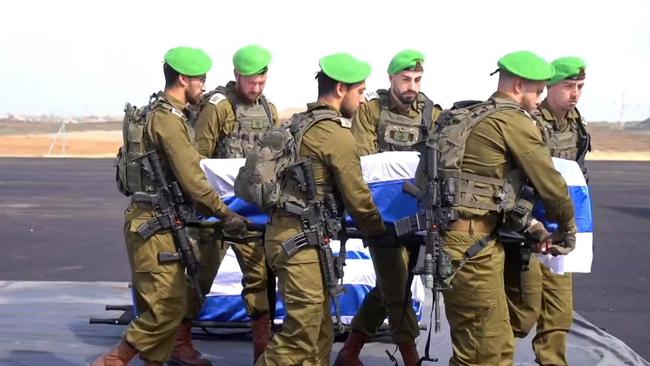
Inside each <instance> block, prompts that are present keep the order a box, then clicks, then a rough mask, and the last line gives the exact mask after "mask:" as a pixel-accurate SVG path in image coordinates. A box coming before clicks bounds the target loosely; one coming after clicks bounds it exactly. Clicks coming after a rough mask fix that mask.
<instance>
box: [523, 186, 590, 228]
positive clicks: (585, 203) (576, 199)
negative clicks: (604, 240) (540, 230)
mask: <svg viewBox="0 0 650 366" xmlns="http://www.w3.org/2000/svg"><path fill="white" fill-rule="evenodd" d="M569 195H570V196H571V201H573V206H574V209H575V217H576V226H577V229H578V232H579V233H592V232H593V231H594V228H593V218H592V214H591V199H590V194H589V187H587V186H569ZM533 215H534V216H535V217H536V218H537V219H538V220H540V221H542V222H544V226H546V228H547V230H549V231H551V232H554V231H557V227H558V225H557V223H555V222H552V221H549V220H546V219H545V216H546V211H545V210H544V205H543V204H542V202H541V201H539V202H538V203H537V204H536V205H535V208H534V209H533Z"/></svg>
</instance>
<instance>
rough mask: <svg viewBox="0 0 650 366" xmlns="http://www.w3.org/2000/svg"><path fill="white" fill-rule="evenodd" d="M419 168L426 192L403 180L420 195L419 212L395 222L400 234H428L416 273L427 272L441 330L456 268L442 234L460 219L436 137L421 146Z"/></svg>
mask: <svg viewBox="0 0 650 366" xmlns="http://www.w3.org/2000/svg"><path fill="white" fill-rule="evenodd" d="M421 150H423V151H421V154H420V167H418V170H419V171H420V173H421V174H422V175H423V178H424V179H425V184H426V185H425V187H424V192H422V190H421V189H420V188H418V187H417V186H415V185H414V184H412V183H410V182H405V183H404V191H405V192H407V193H409V194H411V195H413V196H415V197H417V198H418V201H419V207H420V212H419V213H418V214H416V215H415V216H410V217H405V218H402V219H400V220H397V222H395V232H396V234H397V236H398V237H404V236H406V235H413V234H416V235H425V237H424V245H423V246H421V247H420V251H419V254H418V260H417V264H416V265H415V267H414V268H413V274H417V275H423V276H424V286H425V287H426V288H428V289H431V290H432V294H433V302H434V309H435V331H436V332H439V331H440V301H439V298H440V296H439V295H440V292H441V291H443V290H445V289H447V288H449V278H450V276H451V275H452V274H453V272H454V268H453V266H452V263H451V260H450V258H449V256H448V255H447V253H446V252H445V251H444V249H443V244H442V239H441V234H442V232H444V231H445V230H447V229H448V227H449V225H450V224H451V223H452V222H453V221H455V220H456V219H457V213H456V212H455V211H454V210H452V209H451V205H452V203H453V195H454V193H455V192H454V189H453V188H454V187H453V185H451V184H443V181H442V179H441V177H440V176H439V172H438V160H439V159H438V155H439V151H438V146H437V141H436V140H433V141H431V142H427V144H425V145H424V147H423V148H421Z"/></svg>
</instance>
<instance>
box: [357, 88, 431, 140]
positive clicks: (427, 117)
mask: <svg viewBox="0 0 650 366" xmlns="http://www.w3.org/2000/svg"><path fill="white" fill-rule="evenodd" d="M366 98H367V99H368V100H372V99H379V105H380V106H381V112H380V113H379V121H378V123H377V142H378V144H379V152H384V151H406V150H413V145H415V144H417V143H419V142H423V141H425V140H426V137H427V132H428V131H429V128H430V126H431V115H432V113H433V107H434V104H433V102H432V101H431V100H430V99H429V98H427V96H426V95H424V93H418V96H417V109H418V111H419V112H420V113H419V114H418V116H417V117H416V118H410V117H408V116H405V115H402V114H399V113H395V112H393V111H391V110H390V106H391V104H390V103H391V102H390V92H389V91H388V90H385V89H379V90H377V92H376V93H368V94H367V96H366Z"/></svg>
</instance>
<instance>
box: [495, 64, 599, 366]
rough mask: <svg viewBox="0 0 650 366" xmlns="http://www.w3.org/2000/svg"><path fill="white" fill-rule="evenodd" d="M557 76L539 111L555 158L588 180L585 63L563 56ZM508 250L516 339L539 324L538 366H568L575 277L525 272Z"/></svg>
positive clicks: (534, 268)
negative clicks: (572, 163) (571, 163)
mask: <svg viewBox="0 0 650 366" xmlns="http://www.w3.org/2000/svg"><path fill="white" fill-rule="evenodd" d="M552 65H553V66H554V67H555V76H553V78H552V79H551V80H549V82H548V84H547V97H546V99H544V101H542V104H541V106H540V107H539V109H538V110H537V111H536V117H537V119H538V121H540V123H541V127H542V132H543V134H544V135H545V140H546V143H547V144H548V146H549V148H550V150H551V155H552V156H554V157H558V158H563V159H569V160H576V161H578V163H579V164H580V167H581V168H582V171H583V172H584V173H585V178H587V174H586V172H587V170H586V168H585V166H584V156H585V155H586V153H587V150H588V149H590V144H589V135H588V133H587V130H586V126H585V124H584V121H583V119H582V117H581V115H580V112H579V111H578V108H577V107H576V104H577V103H578V101H579V100H580V95H581V94H582V87H583V86H584V84H585V68H586V65H585V63H584V61H583V60H582V59H580V58H577V57H562V58H559V59H557V60H555V61H553V62H552ZM510 254H511V253H510V250H507V255H506V265H505V285H506V294H507V295H508V308H509V310H510V324H511V325H512V330H513V332H514V335H515V336H516V337H519V338H523V337H525V336H526V335H527V334H528V332H530V330H531V329H532V327H533V326H534V325H535V324H537V334H535V337H534V338H533V341H532V344H533V351H534V353H535V361H536V362H537V363H539V364H540V365H567V358H566V340H567V335H568V332H569V328H570V327H571V323H572V321H573V286H572V276H571V273H566V274H564V275H557V274H552V273H551V271H550V270H549V269H548V268H546V267H545V266H543V265H541V264H540V262H539V260H538V259H537V257H536V256H533V257H531V259H530V263H529V265H528V267H529V269H528V271H521V270H520V268H521V266H520V263H519V261H518V259H519V258H518V257H517V256H516V253H513V254H514V255H510Z"/></svg>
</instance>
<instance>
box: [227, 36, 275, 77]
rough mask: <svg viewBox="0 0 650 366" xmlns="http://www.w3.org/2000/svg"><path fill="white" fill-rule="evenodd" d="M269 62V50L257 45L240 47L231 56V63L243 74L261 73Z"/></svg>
mask: <svg viewBox="0 0 650 366" xmlns="http://www.w3.org/2000/svg"><path fill="white" fill-rule="evenodd" d="M269 62H271V52H269V51H268V50H267V49H265V48H262V47H260V46H258V45H254V44H252V45H248V46H245V47H242V48H240V49H239V50H237V52H235V54H234V55H233V56H232V64H233V65H234V66H235V69H236V70H237V71H239V73H240V74H242V75H244V76H249V75H257V74H262V73H264V72H265V71H266V68H267V67H268V66H269Z"/></svg>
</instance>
